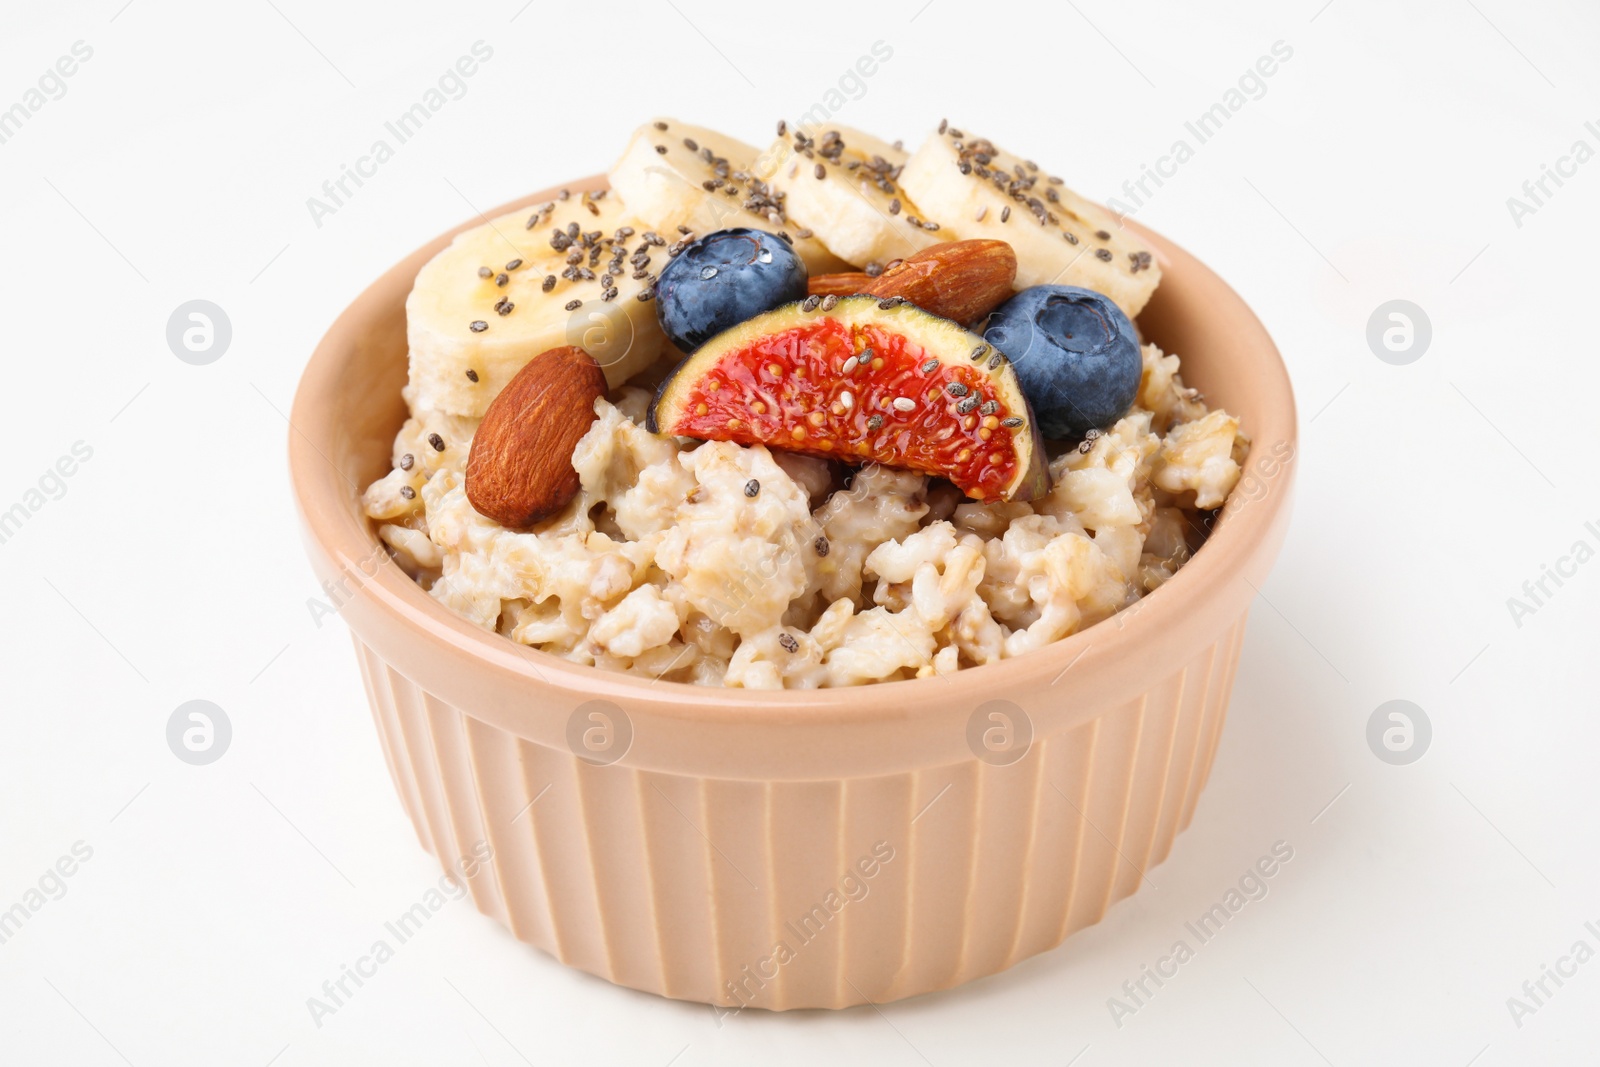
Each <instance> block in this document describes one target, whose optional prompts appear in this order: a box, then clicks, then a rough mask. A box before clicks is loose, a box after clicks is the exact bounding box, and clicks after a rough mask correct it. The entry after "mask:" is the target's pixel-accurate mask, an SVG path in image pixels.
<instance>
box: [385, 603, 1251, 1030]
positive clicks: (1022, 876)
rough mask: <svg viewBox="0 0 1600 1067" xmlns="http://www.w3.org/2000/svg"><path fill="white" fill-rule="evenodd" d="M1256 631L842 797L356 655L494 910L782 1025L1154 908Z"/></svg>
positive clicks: (424, 798) (929, 983)
mask: <svg viewBox="0 0 1600 1067" xmlns="http://www.w3.org/2000/svg"><path fill="white" fill-rule="evenodd" d="M1244 626H1245V618H1244V615H1242V614H1241V615H1239V616H1238V617H1237V618H1236V619H1234V621H1233V622H1232V623H1231V625H1228V626H1226V627H1225V628H1224V630H1223V632H1222V633H1220V634H1218V635H1217V638H1216V640H1215V641H1214V642H1213V643H1212V644H1211V645H1209V646H1208V647H1206V648H1204V649H1203V650H1202V651H1201V652H1200V653H1199V654H1198V655H1195V656H1194V657H1193V658H1192V659H1190V660H1189V661H1188V662H1187V663H1184V664H1183V665H1182V666H1181V667H1179V668H1178V669H1177V670H1176V671H1173V672H1171V673H1169V674H1166V675H1165V676H1164V677H1162V678H1161V679H1160V680H1159V681H1157V682H1155V683H1154V684H1153V685H1151V686H1150V687H1149V688H1148V689H1147V690H1146V691H1145V692H1143V693H1142V694H1141V695H1139V696H1138V697H1137V698H1135V699H1133V700H1130V701H1128V702H1126V703H1124V704H1121V705H1119V706H1117V707H1114V708H1112V709H1110V710H1107V711H1105V712H1103V713H1101V714H1099V715H1098V716H1096V717H1094V718H1091V719H1088V720H1087V721H1082V722H1079V723H1076V724H1073V725H1071V726H1068V727H1065V728H1063V729H1061V730H1059V731H1058V732H1055V733H1041V734H1039V735H1038V736H1035V737H1034V738H1033V739H1032V742H1031V744H1030V745H1029V746H1028V748H1027V750H1026V754H1025V755H1023V756H1022V757H1021V758H1020V759H1018V760H1016V761H1015V762H1013V763H1010V764H1008V765H1003V766H1001V765H995V764H992V763H990V762H985V761H984V760H980V759H978V758H977V757H976V756H974V757H973V758H970V759H965V760H962V761H960V762H955V763H951V764H948V765H945V766H938V767H932V768H919V769H916V770H912V771H907V772H904V773H899V774H890V775H884V776H878V777H865V778H841V779H835V780H819V781H781V780H765V781H752V780H734V779H728V778H715V777H692V776H685V775H681V774H669V773H660V772H655V771H649V770H641V769H637V768H630V767H627V766H623V765H619V764H611V765H597V764H594V763H591V762H588V761H586V760H584V759H582V758H579V757H578V756H576V755H574V754H573V752H572V751H571V750H569V749H568V748H566V747H552V746H551V745H548V744H542V743H539V742H537V741H534V740H531V739H529V738H527V737H522V736H518V735H517V734H515V733H512V732H509V731H507V730H505V729H502V728H500V727H498V726H494V725H491V724H490V723H488V722H486V721H485V720H483V719H481V718H478V717H476V716H475V715H474V714H473V709H472V708H463V707H454V706H452V705H450V704H449V703H447V702H445V701H443V700H441V699H439V698H438V697H436V696H434V695H433V694H431V693H429V692H427V691H426V690H425V689H423V688H421V687H420V686H418V685H417V684H415V683H413V682H412V681H410V680H409V679H408V678H407V677H406V676H405V674H404V673H402V671H401V670H400V669H399V668H398V667H397V666H396V665H394V664H390V663H386V662H384V660H383V659H382V658H381V657H380V656H379V655H378V654H377V653H375V652H374V651H373V650H372V649H371V648H370V647H369V646H367V645H366V644H364V643H362V641H361V638H360V637H359V635H358V636H357V637H356V651H357V654H358V657H359V659H360V661H361V670H362V674H363V676H364V678H365V681H366V686H367V692H368V695H369V697H370V699H371V704H372V712H373V717H374V719H375V720H376V723H377V727H378V734H379V736H380V737H381V738H382V741H383V748H384V753H385V756H386V758H387V761H388V765H389V771H390V773H391V775H392V776H393V778H394V782H395V787H396V789H397V790H398V792H399V794H400V799H401V801H402V802H403V804H404V805H405V809H406V811H407V813H408V814H409V815H410V816H411V821H412V823H413V824H414V825H415V827H416V831H417V836H418V837H419V838H420V839H421V842H422V844H423V846H424V847H426V848H427V849H428V850H429V851H430V852H432V853H433V854H434V855H435V856H436V857H438V858H439V860H440V861H441V863H442V864H443V865H444V866H446V867H449V866H451V865H453V864H454V863H456V861H457V860H459V859H460V858H461V857H464V856H468V855H471V854H472V853H473V851H474V848H475V846H476V847H477V848H478V849H482V847H483V845H484V844H486V845H487V846H488V848H489V849H491V850H492V857H493V858H492V860H491V861H490V863H489V864H488V865H487V871H488V872H489V876H484V875H480V876H479V877H476V878H473V879H471V880H470V881H469V885H470V887H471V892H472V896H473V900H474V901H475V902H476V904H477V906H478V909H479V910H480V911H482V912H483V913H484V914H486V915H489V916H492V917H493V918H495V919H497V920H499V921H500V922H501V923H502V924H504V925H505V926H506V927H507V928H508V929H509V930H510V931H511V932H512V933H513V934H514V935H515V936H517V937H518V938H520V939H522V940H523V941H527V942H529V943H531V944H533V945H536V946H538V947H539V948H541V949H543V950H544V951H546V952H548V953H549V954H550V955H552V956H554V957H555V958H556V959H558V960H560V961H561V962H563V963H566V964H569V965H571V966H573V967H578V968H581V969H582V970H585V971H588V972H590V973H592V974H595V975H599V976H600V977H602V978H605V979H607V980H609V981H612V982H615V983H617V984H619V985H624V986H630V987H632V988H635V989H641V990H646V991H649V992H652V993H658V994H661V995H663V996H668V997H675V998H679V999H683V1000H694V1001H702V1002H706V1003H710V1004H715V1005H719V1006H721V1007H722V1008H724V1009H726V1010H730V1011H731V1010H742V1009H743V1008H744V1007H756V1008H765V1009H778V1010H782V1009H790V1008H821V1007H826V1008H838V1007H846V1006H849V1005H853V1004H861V1003H866V1002H873V1003H882V1002H884V1001H890V1000H897V999H899V998H902V997H909V996H914V995H916V994H919V993H926V992H931V991H933V990H939V989H947V988H949V987H951V986H955V985H959V984H961V983H963V982H966V981H970V980H971V979H974V978H979V977H982V976H984V975H988V974H994V973H995V972H997V971H1001V970H1004V969H1005V968H1007V967H1009V966H1011V965H1012V964H1014V963H1016V962H1018V961H1019V960H1022V959H1025V958H1027V957H1029V956H1032V955H1034V954H1035V953H1038V952H1043V951H1045V950H1047V949H1050V948H1053V947H1055V946H1056V945H1058V944H1060V943H1061V942H1062V940H1063V939H1065V938H1066V937H1067V936H1068V935H1069V934H1072V933H1073V932H1074V931H1077V930H1081V929H1083V928H1084V927H1086V926H1090V925H1092V924H1094V923H1096V922H1098V921H1099V920H1100V919H1101V918H1102V917H1103V916H1104V915H1105V913H1106V909H1107V908H1108V907H1110V905H1111V904H1112V903H1114V902H1115V901H1118V900H1120V899H1122V898H1123V897H1126V896H1128V895H1129V894H1131V893H1133V892H1134V890H1136V889H1137V888H1138V887H1139V884H1140V882H1141V880H1143V879H1144V876H1145V872H1146V871H1147V870H1149V868H1150V867H1151V866H1153V865H1154V864H1157V863H1160V862H1161V861H1162V860H1163V859H1165V858H1166V856H1167V854H1168V852H1169V851H1170V850H1171V848H1172V843H1173V840H1174V838H1175V837H1176V836H1177V834H1178V832H1179V831H1180V830H1182V829H1183V828H1184V827H1186V826H1187V825H1188V823H1189V819H1190V817H1191V816H1192V815H1193V813H1194V809H1195V804H1196V802H1197V800H1198V799H1199V796H1200V791H1201V790H1202V789H1203V788H1204V786H1205V783H1206V779H1207V777H1208V776H1209V773H1210V769H1211V764H1212V760H1213V757H1214V756H1215V753H1216V748H1217V741H1218V738H1219V736H1220V734H1221V730H1222V723H1223V719H1224V717H1225V715H1226V712H1227V705H1228V696H1229V693H1230V691H1231V689H1232V686H1233V675H1234V668H1235V666H1236V664H1237V662H1238V658H1239V648H1240V644H1241V642H1242V641H1243V636H1244ZM869 871H870V872H871V873H870V874H869V873H868V872H869ZM830 894H832V895H831V896H830Z"/></svg>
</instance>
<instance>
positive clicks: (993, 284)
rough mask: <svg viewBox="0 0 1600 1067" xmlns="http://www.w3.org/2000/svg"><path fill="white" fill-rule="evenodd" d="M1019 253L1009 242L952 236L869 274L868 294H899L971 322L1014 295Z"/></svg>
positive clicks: (929, 309) (949, 316)
mask: <svg viewBox="0 0 1600 1067" xmlns="http://www.w3.org/2000/svg"><path fill="white" fill-rule="evenodd" d="M1016 277H1017V255H1016V253H1015V252H1013V251H1011V246H1010V245H1008V244H1006V243H1005V242H1004V241H950V242H947V243H945V244H938V245H934V246H933V247H931V248H926V249H923V250H922V251H921V252H918V253H917V254H916V255H914V256H911V257H909V258H907V259H902V260H897V261H896V262H894V263H891V264H890V265H889V266H888V267H886V268H885V269H884V272H883V273H882V274H880V275H878V276H877V277H876V278H870V279H868V284H867V287H866V288H865V289H862V290H860V291H861V292H863V293H866V294H867V295H868V296H876V297H885V296H898V297H903V298H904V299H906V300H909V301H911V302H912V303H913V304H915V305H917V306H918V307H919V308H921V309H922V310H923V311H927V312H931V313H932V314H934V315H938V316H939V317H941V318H946V319H949V320H951V321H952V322H959V323H963V324H966V323H970V322H972V321H973V320H974V319H979V318H982V317H983V316H984V315H987V314H988V313H989V312H991V311H993V310H994V309H995V306H996V305H998V304H999V303H1000V302H1001V301H1002V300H1005V299H1006V298H1007V297H1009V296H1010V295H1011V283H1012V282H1013V281H1015V280H1016Z"/></svg>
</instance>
